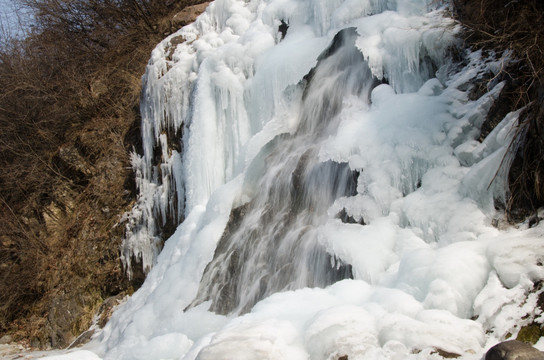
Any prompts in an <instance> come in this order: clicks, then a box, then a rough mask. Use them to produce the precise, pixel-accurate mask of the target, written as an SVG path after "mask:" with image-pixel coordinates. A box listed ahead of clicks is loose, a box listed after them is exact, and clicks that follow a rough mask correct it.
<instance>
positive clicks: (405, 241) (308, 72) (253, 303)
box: [67, 0, 544, 360]
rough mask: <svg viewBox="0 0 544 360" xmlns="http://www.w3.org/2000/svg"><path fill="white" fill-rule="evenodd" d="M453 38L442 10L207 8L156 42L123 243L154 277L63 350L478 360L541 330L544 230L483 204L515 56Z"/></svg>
mask: <svg viewBox="0 0 544 360" xmlns="http://www.w3.org/2000/svg"><path fill="white" fill-rule="evenodd" d="M429 3H432V6H431V5H430V4H429ZM280 26H281V27H282V28H281V29H282V32H283V33H282V32H280V31H279V29H280ZM458 32H459V28H458V26H457V25H456V24H455V22H454V21H453V20H451V19H450V18H448V17H447V10H446V5H442V7H440V6H439V4H438V2H436V1H433V2H430V1H424V0H396V1H395V0H216V1H214V2H212V3H211V4H210V5H209V7H208V9H207V10H206V11H205V12H204V13H203V14H202V15H201V16H200V17H199V18H198V19H197V21H196V22H195V23H194V24H191V25H189V26H187V27H185V28H183V29H181V30H180V31H178V32H177V33H175V34H172V35H171V36H169V37H168V38H166V39H165V40H164V41H163V42H162V43H161V44H159V45H158V46H157V48H156V49H155V50H154V51H153V53H152V56H151V60H150V62H149V65H148V67H147V71H146V74H145V76H144V91H143V94H142V137H143V143H144V146H143V153H142V154H134V157H133V166H134V168H135V170H136V174H137V183H138V189H139V191H140V195H139V199H138V203H137V205H136V206H135V208H134V209H133V211H132V213H131V214H130V215H129V216H128V217H127V222H126V224H127V230H128V234H129V236H128V237H127V239H126V241H125V245H124V248H123V252H124V256H125V260H126V261H127V262H128V263H129V265H130V261H131V259H134V258H135V259H139V261H142V262H143V265H144V266H145V267H148V268H152V269H151V271H150V272H149V274H148V277H147V279H146V281H145V283H144V284H143V286H142V287H141V288H140V289H139V290H138V291H137V292H136V293H135V294H134V295H133V296H132V297H131V298H130V299H128V301H127V302H126V303H125V304H123V305H122V306H121V307H120V308H119V309H118V310H117V311H116V312H115V313H114V315H113V317H112V319H111V320H110V322H109V323H108V324H107V325H106V327H105V328H104V329H103V330H102V332H101V333H100V334H99V335H98V336H96V337H95V339H94V341H93V342H91V343H90V344H89V345H88V348H87V349H88V351H92V353H89V352H88V351H87V350H82V351H79V352H75V353H73V354H69V355H67V356H68V357H70V356H75V357H77V355H78V354H79V355H83V353H85V356H89V358H93V359H94V358H98V357H100V358H103V359H186V360H189V359H199V360H206V359H213V360H218V359H219V360H220V359H225V360H226V359H278V360H280V359H281V360H283V359H288V360H290V359H293V360H295V359H312V360H314V359H315V360H321V359H323V360H325V359H326V360H334V359H336V360H337V359H344V358H346V357H347V358H349V359H350V360H352V359H440V358H442V356H443V355H444V354H445V353H446V352H448V353H453V354H458V355H459V358H461V359H474V360H476V359H481V357H482V354H483V352H484V351H485V350H486V349H487V348H489V347H490V346H492V345H494V344H495V343H496V342H497V341H500V340H504V339H505V337H506V336H507V334H510V335H514V336H515V334H516V333H517V331H519V326H520V324H528V323H530V322H531V321H540V322H541V321H542V320H544V319H543V318H542V317H541V316H542V315H541V314H539V313H538V312H535V304H536V301H537V298H538V295H539V294H540V293H541V292H542V291H543V290H542V289H539V288H535V284H536V283H537V282H538V281H540V280H542V279H544V268H543V266H542V263H543V262H544V246H543V243H542V239H543V235H544V231H543V230H544V228H543V227H542V226H540V225H539V226H536V227H533V228H529V227H528V225H527V224H519V226H517V227H506V226H503V225H502V214H501V212H500V211H497V210H496V209H495V205H496V204H500V202H501V201H504V199H505V191H506V189H507V176H506V174H507V172H508V166H509V163H510V160H511V154H512V151H511V150H512V149H513V148H515V146H516V144H517V141H518V140H519V136H521V135H522V132H518V131H516V130H517V123H518V117H519V116H520V112H519V111H518V112H513V113H511V114H509V115H508V116H506V117H505V119H504V120H503V121H502V122H501V123H500V124H499V126H497V127H496V128H495V130H493V131H492V132H491V133H490V134H489V135H488V136H487V137H486V139H485V140H484V141H483V142H479V141H478V137H479V134H480V128H481V126H482V124H483V123H484V121H485V119H486V115H487V112H488V111H489V109H490V108H491V106H492V105H493V102H494V101H495V99H496V98H497V97H498V95H499V94H500V92H501V90H502V87H503V84H502V83H500V82H498V81H497V82H493V83H490V85H489V87H488V91H487V92H485V93H484V94H483V95H482V96H479V97H478V98H477V99H475V96H474V93H473V92H471V91H472V84H473V82H474V80H475V79H483V78H484V77H485V76H488V77H492V76H493V75H494V74H497V73H498V71H499V68H500V66H499V64H500V61H504V60H505V59H501V58H500V57H499V56H498V55H497V56H496V58H495V57H493V56H491V55H490V56H487V57H484V56H483V55H482V54H480V53H469V52H466V51H464V50H463V49H462V48H461V46H460V44H459V41H458V40H457V36H458ZM452 52H457V53H458V54H460V55H458V56H457V58H459V57H462V58H463V59H462V60H460V61H457V62H455V61H453V60H452V59H451V58H452V57H451V56H450V55H451V53H452ZM490 74H491V75H490ZM168 221H173V222H175V223H178V222H180V223H181V225H180V226H179V227H178V228H177V230H176V231H175V233H174V234H173V235H172V236H171V237H170V239H169V240H168V241H167V242H166V243H165V245H164V249H163V250H162V252H160V254H159V250H160V247H161V246H162V245H161V240H160V233H161V231H162V230H161V228H162V226H165V225H164V224H167V223H168ZM497 224H499V225H500V226H497ZM153 264H154V265H153ZM537 345H538V344H537ZM539 346H540V347H541V348H542V347H544V344H539Z"/></svg>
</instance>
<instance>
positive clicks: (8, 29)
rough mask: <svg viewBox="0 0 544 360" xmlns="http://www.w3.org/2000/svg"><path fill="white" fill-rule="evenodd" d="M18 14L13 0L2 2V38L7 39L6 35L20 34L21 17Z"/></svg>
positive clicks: (0, 15)
mask: <svg viewBox="0 0 544 360" xmlns="http://www.w3.org/2000/svg"><path fill="white" fill-rule="evenodd" d="M17 14H18V12H17V7H16V4H15V2H14V1H13V0H0V25H1V27H0V31H1V33H0V34H1V36H2V38H5V36H6V35H16V34H17V33H20V31H21V30H20V26H19V17H18V16H17ZM19 14H20V12H19Z"/></svg>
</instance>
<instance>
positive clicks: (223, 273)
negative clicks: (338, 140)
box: [195, 29, 377, 314]
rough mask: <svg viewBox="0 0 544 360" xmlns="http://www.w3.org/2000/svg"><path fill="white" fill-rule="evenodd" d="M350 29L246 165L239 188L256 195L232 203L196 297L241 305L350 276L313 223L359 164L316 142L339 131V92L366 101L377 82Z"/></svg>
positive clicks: (224, 309)
mask: <svg viewBox="0 0 544 360" xmlns="http://www.w3.org/2000/svg"><path fill="white" fill-rule="evenodd" d="M356 37H357V35H356V33H355V30H354V29H347V30H344V31H342V32H340V33H339V34H338V35H337V36H336V37H335V39H334V41H333V43H332V45H331V47H330V48H329V49H328V50H326V52H325V53H324V54H323V55H322V57H321V58H320V60H319V62H318V64H317V66H316V67H315V68H314V69H312V71H311V72H310V74H309V75H307V76H306V79H305V81H304V85H301V86H305V89H304V95H303V99H302V110H301V113H300V122H299V126H298V128H297V129H296V131H295V133H294V134H290V135H280V136H278V137H277V138H276V139H274V140H273V141H272V142H271V143H269V144H268V145H267V146H266V148H265V149H263V151H261V153H260V154H259V155H258V156H257V157H256V159H255V160H254V161H253V164H252V165H250V170H249V171H248V174H249V176H247V177H246V183H245V184H244V188H246V189H247V188H250V189H254V196H252V200H251V201H250V202H248V203H247V204H245V205H242V206H240V207H239V208H237V209H234V210H233V212H232V214H231V219H230V221H229V224H228V227H227V231H226V232H225V233H224V234H223V237H222V238H221V240H220V242H219V244H218V247H217V249H216V251H215V256H214V259H213V261H212V262H211V263H210V264H209V265H208V266H207V267H206V271H205V272H204V276H203V278H202V281H201V285H200V289H199V294H198V296H197V300H196V301H195V304H199V303H201V302H202V301H207V300H212V301H213V302H212V307H211V310H213V311H217V312H219V313H222V314H226V313H229V312H231V311H234V312H237V313H238V312H247V311H249V310H250V309H251V307H253V305H254V304H255V303H256V302H257V301H259V300H261V299H263V298H264V297H266V296H268V295H270V294H273V293H275V292H278V291H283V290H291V289H298V288H303V287H306V286H310V287H316V286H318V287H324V286H326V285H330V284H332V283H334V282H336V281H338V280H341V279H344V278H351V277H352V274H351V269H350V266H349V265H346V264H343V263H342V262H341V261H337V260H336V259H335V258H334V255H331V254H329V253H327V252H326V251H325V249H324V248H323V246H322V244H319V242H318V236H317V233H316V230H315V229H316V228H317V227H318V225H319V224H322V223H324V222H325V221H326V219H327V210H328V209H329V207H330V206H331V205H332V204H333V202H334V201H335V200H336V199H338V198H339V197H342V196H353V195H355V194H357V178H358V172H357V171H353V170H351V169H350V168H349V166H348V164H347V163H337V162H334V161H331V160H328V161H324V162H323V161H320V160H319V158H318V153H319V148H320V145H321V144H322V143H323V141H324V140H325V139H327V138H328V137H329V136H331V135H333V134H335V133H336V131H337V128H338V117H337V115H338V113H339V112H340V109H341V108H342V102H343V99H345V98H347V97H351V96H355V97H358V98H360V99H362V100H363V101H366V102H368V101H369V95H370V90H371V89H372V88H373V87H374V86H375V85H376V82H377V81H376V79H375V78H374V77H373V75H372V73H371V71H370V68H369V67H368V64H367V62H366V61H365V60H364V58H363V55H362V54H361V52H360V51H359V50H357V48H356V47H355V39H356Z"/></svg>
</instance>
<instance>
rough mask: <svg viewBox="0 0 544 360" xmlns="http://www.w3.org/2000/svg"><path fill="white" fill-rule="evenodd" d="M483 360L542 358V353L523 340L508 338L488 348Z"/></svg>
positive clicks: (536, 359) (528, 359) (535, 359)
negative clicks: (508, 339)
mask: <svg viewBox="0 0 544 360" xmlns="http://www.w3.org/2000/svg"><path fill="white" fill-rule="evenodd" d="M485 360H544V353H543V352H541V351H539V350H537V349H536V348H534V347H532V346H531V345H529V344H526V343H524V342H521V341H518V340H510V341H504V342H502V343H498V344H497V345H495V346H493V347H492V348H491V349H489V351H488V352H487V353H486V354H485Z"/></svg>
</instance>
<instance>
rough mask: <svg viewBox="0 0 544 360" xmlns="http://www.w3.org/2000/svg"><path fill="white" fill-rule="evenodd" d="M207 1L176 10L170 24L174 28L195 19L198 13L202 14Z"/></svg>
mask: <svg viewBox="0 0 544 360" xmlns="http://www.w3.org/2000/svg"><path fill="white" fill-rule="evenodd" d="M208 4H209V2H205V3H202V4H198V5H193V6H187V7H186V8H185V9H183V10H181V11H180V12H178V13H177V14H176V15H174V17H173V18H172V26H173V27H174V28H178V29H179V28H182V27H183V26H185V25H188V24H190V23H192V22H193V21H195V20H196V18H197V17H198V15H200V14H202V13H203V12H204V10H206V8H207V7H208Z"/></svg>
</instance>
